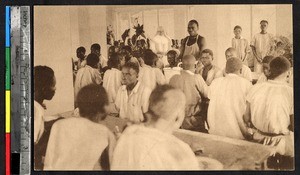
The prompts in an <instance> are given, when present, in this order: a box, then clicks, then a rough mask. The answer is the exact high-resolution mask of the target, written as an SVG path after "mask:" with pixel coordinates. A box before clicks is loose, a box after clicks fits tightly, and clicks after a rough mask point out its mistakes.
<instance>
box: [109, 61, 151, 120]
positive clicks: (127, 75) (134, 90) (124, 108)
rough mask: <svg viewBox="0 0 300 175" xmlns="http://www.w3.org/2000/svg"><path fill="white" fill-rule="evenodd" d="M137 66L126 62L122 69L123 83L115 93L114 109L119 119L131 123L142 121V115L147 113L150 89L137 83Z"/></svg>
mask: <svg viewBox="0 0 300 175" xmlns="http://www.w3.org/2000/svg"><path fill="white" fill-rule="evenodd" d="M138 76H139V66H138V65H137V64H136V63H133V62H127V63H126V64H125V65H124V66H123V67H122V81H123V83H124V85H123V86H121V87H120V88H119V90H118V92H117V96H116V101H115V107H116V110H117V111H118V112H119V117H120V118H123V119H128V120H129V121H131V122H132V123H140V122H142V121H143V120H144V115H143V114H144V113H146V112H147V111H148V105H149V96H150V94H151V89H150V88H148V87H147V86H145V85H144V84H143V83H141V82H139V81H138Z"/></svg>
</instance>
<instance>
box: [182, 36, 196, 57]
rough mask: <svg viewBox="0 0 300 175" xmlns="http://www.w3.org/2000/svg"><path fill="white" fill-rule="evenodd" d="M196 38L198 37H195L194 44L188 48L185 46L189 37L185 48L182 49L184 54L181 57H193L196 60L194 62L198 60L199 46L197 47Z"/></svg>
mask: <svg viewBox="0 0 300 175" xmlns="http://www.w3.org/2000/svg"><path fill="white" fill-rule="evenodd" d="M198 37H199V35H197V38H196V42H195V43H194V44H192V45H190V46H188V45H187V43H188V42H189V37H188V39H187V41H186V43H185V48H184V52H183V56H185V55H194V57H195V58H196V60H197V59H198V56H199V51H200V49H199V46H198V43H197V42H198Z"/></svg>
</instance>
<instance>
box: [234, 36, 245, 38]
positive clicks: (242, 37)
mask: <svg viewBox="0 0 300 175" xmlns="http://www.w3.org/2000/svg"><path fill="white" fill-rule="evenodd" d="M233 39H244V37H242V36H241V38H236V37H234V38H233Z"/></svg>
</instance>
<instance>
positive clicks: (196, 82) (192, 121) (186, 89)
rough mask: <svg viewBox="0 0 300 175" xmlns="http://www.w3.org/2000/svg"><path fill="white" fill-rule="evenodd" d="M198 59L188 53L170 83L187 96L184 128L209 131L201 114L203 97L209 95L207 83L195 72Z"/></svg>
mask: <svg viewBox="0 0 300 175" xmlns="http://www.w3.org/2000/svg"><path fill="white" fill-rule="evenodd" d="M195 62H196V59H195V57H194V56H193V55H186V56H184V57H183V59H182V68H183V70H182V71H180V75H174V76H173V77H172V78H171V79H170V85H171V86H173V87H175V88H178V89H180V90H182V91H183V93H184V94H185V97H186V105H185V119H184V121H183V123H182V126H181V127H182V128H183V129H189V130H194V131H201V132H207V131H206V129H205V118H204V117H203V116H201V113H200V112H201V110H202V109H201V105H200V104H201V99H202V97H207V89H208V87H207V85H206V83H205V81H204V80H203V78H202V76H201V75H199V74H194V72H195Z"/></svg>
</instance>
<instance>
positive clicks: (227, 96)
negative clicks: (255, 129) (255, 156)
mask: <svg viewBox="0 0 300 175" xmlns="http://www.w3.org/2000/svg"><path fill="white" fill-rule="evenodd" d="M242 67H243V63H242V61H241V60H240V59H238V58H234V57H233V58H229V59H228V60H227V62H226V69H225V70H226V76H225V77H221V78H217V79H215V80H214V81H213V82H212V84H211V85H210V87H209V88H210V89H209V93H208V98H209V99H210V103H209V106H208V116H207V121H208V126H209V130H208V132H209V133H210V134H214V135H220V136H225V137H231V138H235V139H244V136H243V133H247V129H246V125H245V123H244V121H243V115H244V112H245V111H246V95H247V93H248V92H249V90H250V88H251V86H252V85H251V83H250V82H249V81H247V80H246V79H245V78H242V77H240V76H239V75H240V74H241V69H242Z"/></svg>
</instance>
